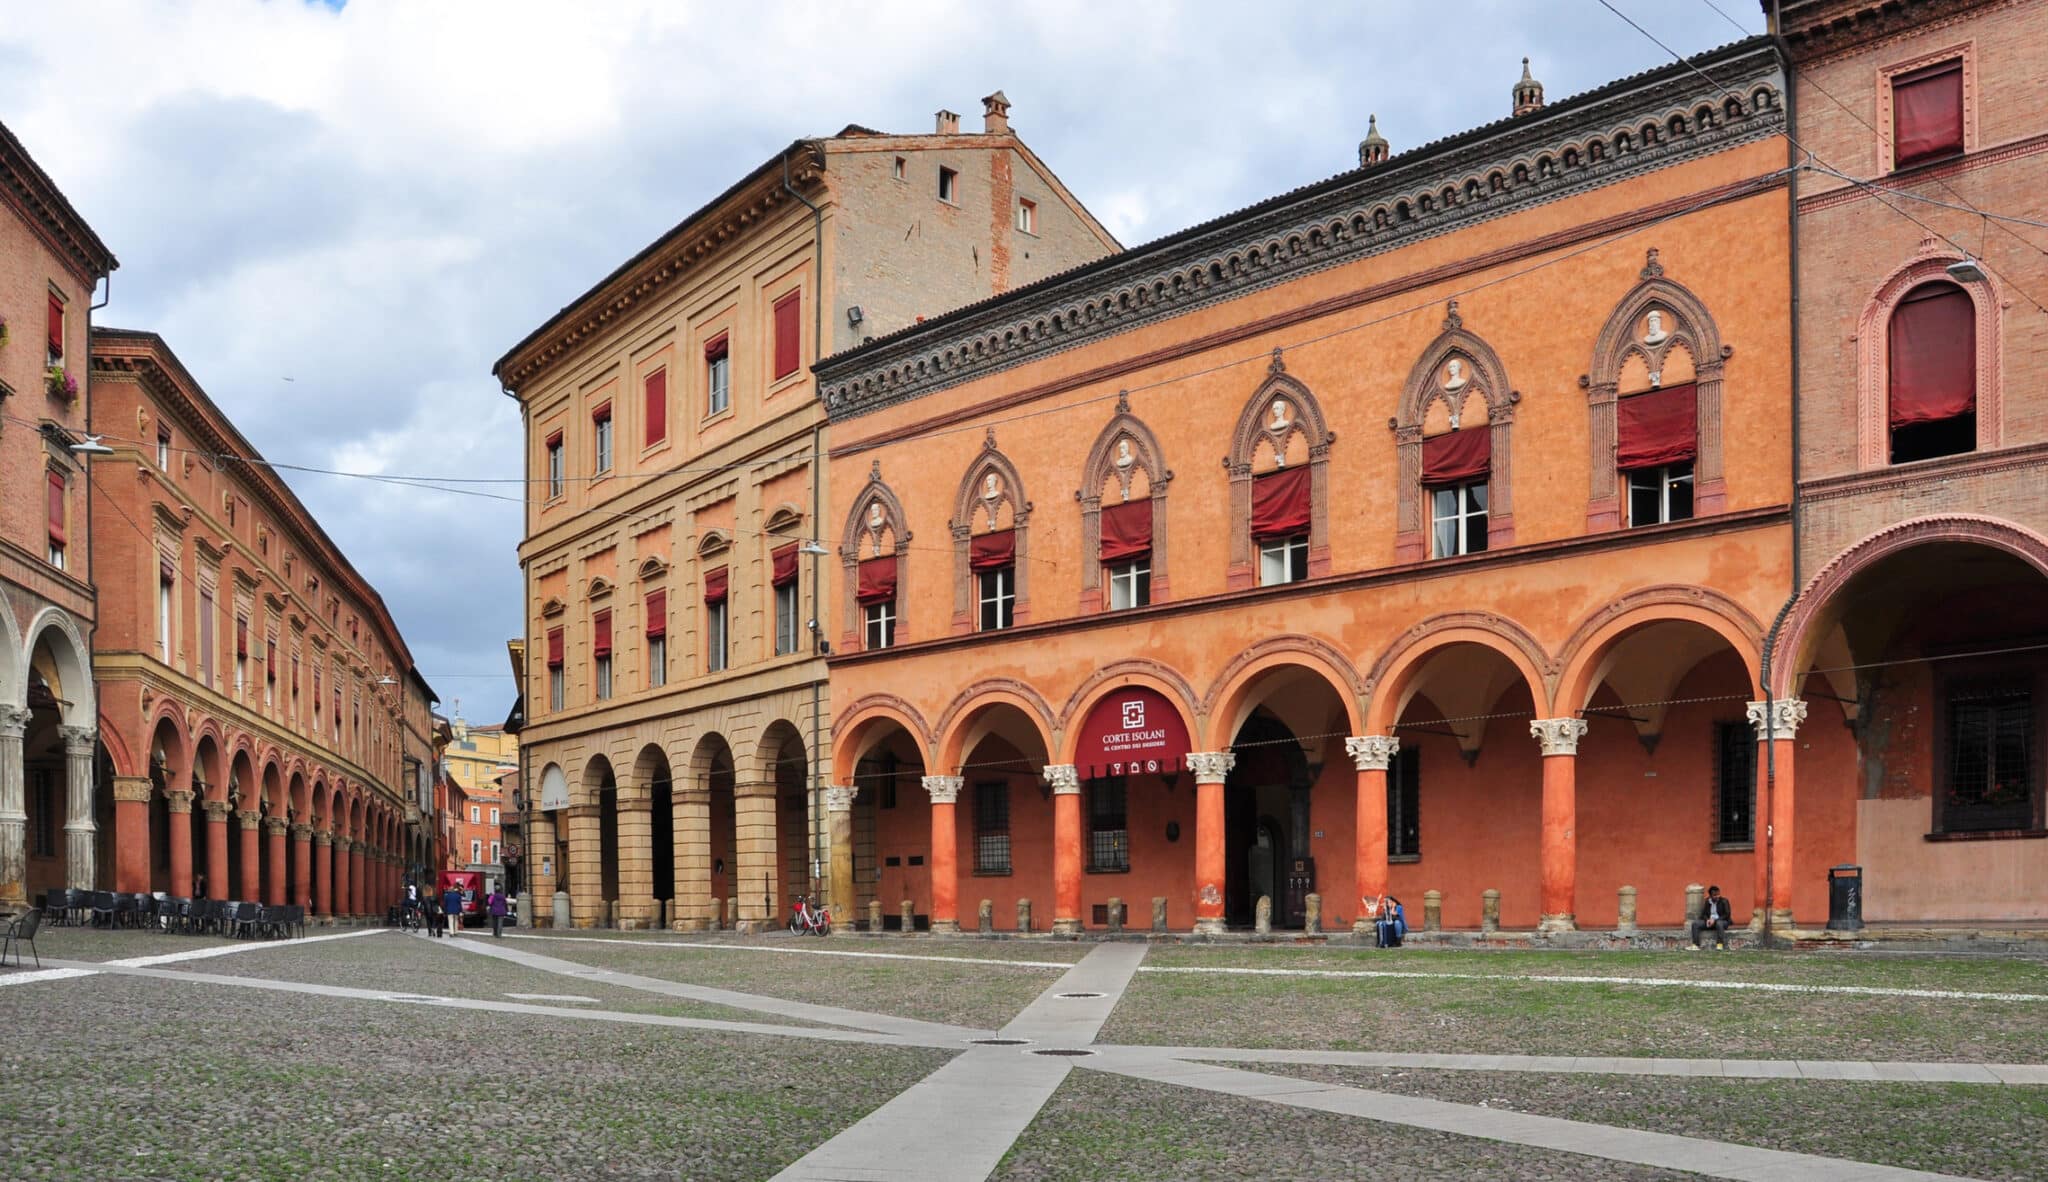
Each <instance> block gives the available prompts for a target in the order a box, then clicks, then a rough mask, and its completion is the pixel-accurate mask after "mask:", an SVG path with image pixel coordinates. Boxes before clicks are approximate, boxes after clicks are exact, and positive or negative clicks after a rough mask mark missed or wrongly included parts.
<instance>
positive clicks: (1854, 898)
mask: <svg viewBox="0 0 2048 1182" xmlns="http://www.w3.org/2000/svg"><path fill="white" fill-rule="evenodd" d="M1828 930H1829V931H1831V932H1860V931H1862V930H1863V867H1861V866H1849V865H1846V864H1845V865H1841V866H1830V867H1828Z"/></svg>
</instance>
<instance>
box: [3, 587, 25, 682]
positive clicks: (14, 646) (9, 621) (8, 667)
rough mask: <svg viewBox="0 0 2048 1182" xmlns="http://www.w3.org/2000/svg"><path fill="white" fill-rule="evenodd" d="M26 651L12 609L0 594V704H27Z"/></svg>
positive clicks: (5, 598)
mask: <svg viewBox="0 0 2048 1182" xmlns="http://www.w3.org/2000/svg"><path fill="white" fill-rule="evenodd" d="M28 651H29V650H28V647H27V644H26V640H25V638H24V636H23V634H22V631H21V629H20V628H19V627H17V626H16V624H15V620H14V609H13V608H11V607H9V606H8V605H7V597H6V596H4V595H0V706H27V705H28V655H27V654H28Z"/></svg>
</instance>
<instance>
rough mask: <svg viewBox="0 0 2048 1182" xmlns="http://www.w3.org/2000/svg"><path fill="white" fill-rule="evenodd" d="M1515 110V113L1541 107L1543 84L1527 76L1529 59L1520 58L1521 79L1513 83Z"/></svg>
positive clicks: (1523, 113) (1518, 113) (1537, 109)
mask: <svg viewBox="0 0 2048 1182" xmlns="http://www.w3.org/2000/svg"><path fill="white" fill-rule="evenodd" d="M1514 95H1515V110H1514V113H1515V114H1517V115H1527V114H1528V113H1529V112H1531V111H1540V110H1542V109H1543V84H1542V83H1541V82H1538V81H1536V79H1534V78H1532V77H1530V76H1529V59H1528V58H1523V59H1522V80H1521V81H1520V82H1517V83H1515V90H1514Z"/></svg>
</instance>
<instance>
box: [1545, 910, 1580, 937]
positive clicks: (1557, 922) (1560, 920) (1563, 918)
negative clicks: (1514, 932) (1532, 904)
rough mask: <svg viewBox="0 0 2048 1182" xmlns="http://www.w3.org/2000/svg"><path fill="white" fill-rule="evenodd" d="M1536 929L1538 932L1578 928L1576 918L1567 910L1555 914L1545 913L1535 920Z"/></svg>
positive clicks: (1571, 930) (1574, 930)
mask: <svg viewBox="0 0 2048 1182" xmlns="http://www.w3.org/2000/svg"><path fill="white" fill-rule="evenodd" d="M1536 930H1537V931H1539V932H1576V931H1578V930H1579V923H1578V918H1577V917H1576V916H1574V915H1573V914H1572V913H1571V912H1569V911H1566V912H1562V913H1560V914H1557V915H1546V916H1544V917H1543V918H1541V919H1539V920H1537V921H1536Z"/></svg>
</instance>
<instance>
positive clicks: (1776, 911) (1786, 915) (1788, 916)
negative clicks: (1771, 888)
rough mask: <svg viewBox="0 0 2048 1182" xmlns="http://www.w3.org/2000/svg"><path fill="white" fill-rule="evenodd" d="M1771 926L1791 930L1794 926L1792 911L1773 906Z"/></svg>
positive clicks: (1781, 929) (1780, 929)
mask: <svg viewBox="0 0 2048 1182" xmlns="http://www.w3.org/2000/svg"><path fill="white" fill-rule="evenodd" d="M1771 926H1772V927H1774V928H1776V929H1778V930H1779V931H1786V932H1789V931H1791V930H1792V928H1793V926H1794V925H1793V923H1792V912H1791V911H1790V910H1789V909H1780V908H1776V907H1773V908H1771Z"/></svg>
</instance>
